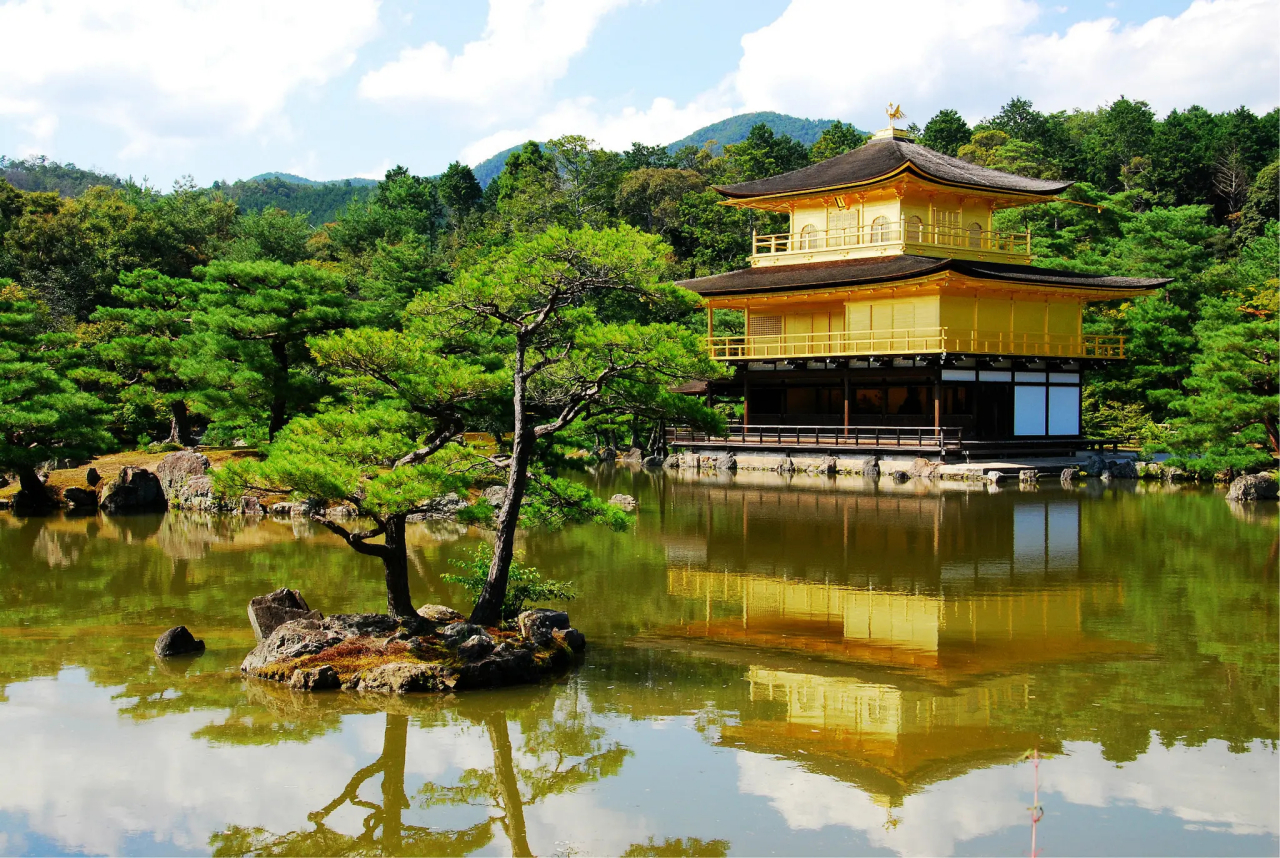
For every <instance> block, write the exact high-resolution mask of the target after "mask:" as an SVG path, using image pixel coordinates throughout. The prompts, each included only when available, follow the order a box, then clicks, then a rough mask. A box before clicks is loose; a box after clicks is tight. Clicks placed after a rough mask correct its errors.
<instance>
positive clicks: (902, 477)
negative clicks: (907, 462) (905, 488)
mask: <svg viewBox="0 0 1280 858" xmlns="http://www.w3.org/2000/svg"><path fill="white" fill-rule="evenodd" d="M889 478H890V479H892V480H893V481H894V482H895V483H905V482H907V481H908V480H910V479H911V474H910V473H909V472H907V471H903V470H895V471H893V473H891V474H889Z"/></svg>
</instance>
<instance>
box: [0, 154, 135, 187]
mask: <svg viewBox="0 0 1280 858" xmlns="http://www.w3.org/2000/svg"><path fill="white" fill-rule="evenodd" d="M0 179H4V180H5V181H6V182H8V183H9V184H10V185H13V186H14V187H15V188H17V189H18V190H20V191H49V192H52V193H55V194H61V195H62V196H64V197H77V196H79V195H80V194H83V193H84V192H85V191H87V190H89V189H90V188H93V187H97V186H99V185H103V186H106V187H109V188H122V187H124V184H125V183H124V182H122V181H120V178H119V177H118V176H112V175H108V174H106V173H97V172H94V171H93V170H82V169H81V168H79V167H77V166H76V165H75V164H71V163H67V164H59V163H58V162H57V161H50V160H49V159H48V158H45V157H44V156H37V157H35V158H27V159H20V160H16V161H14V160H10V159H8V158H6V157H4V156H3V155H0Z"/></svg>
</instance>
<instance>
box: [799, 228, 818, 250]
mask: <svg viewBox="0 0 1280 858" xmlns="http://www.w3.org/2000/svg"><path fill="white" fill-rule="evenodd" d="M800 249H801V250H817V249H818V228H817V227H816V226H814V225H813V224H811V223H806V224H805V225H804V226H802V227H800Z"/></svg>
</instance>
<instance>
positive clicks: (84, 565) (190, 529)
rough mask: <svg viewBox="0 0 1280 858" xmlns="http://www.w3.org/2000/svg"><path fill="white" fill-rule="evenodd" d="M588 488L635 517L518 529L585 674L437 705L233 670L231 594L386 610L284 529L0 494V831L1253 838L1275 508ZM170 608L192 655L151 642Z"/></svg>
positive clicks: (574, 850) (810, 844)
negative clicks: (565, 604)
mask: <svg viewBox="0 0 1280 858" xmlns="http://www.w3.org/2000/svg"><path fill="white" fill-rule="evenodd" d="M588 479H589V480H590V481H591V482H592V483H593V484H594V486H595V488H597V489H598V491H599V492H601V493H602V494H603V495H605V496H608V495H609V494H612V493H613V492H615V491H623V492H627V493H630V494H633V495H635V496H636V497H638V498H639V500H640V510H639V514H638V517H637V520H636V522H635V524H634V526H633V527H632V528H631V529H630V530H629V531H627V532H623V533H615V532H612V531H607V530H605V529H602V528H599V527H594V526H584V527H576V528H570V529H567V530H564V531H560V532H556V533H530V534H527V535H526V537H525V539H524V543H523V546H522V548H523V551H524V552H525V556H526V561H527V562H528V563H530V564H532V565H535V566H537V567H538V568H539V569H540V570H541V571H542V572H543V573H544V574H546V575H550V576H553V577H569V578H571V579H573V581H574V582H575V583H576V584H577V587H578V590H579V593H580V595H579V598H578V599H577V600H576V601H575V602H573V603H572V604H571V605H570V606H569V607H570V610H571V612H572V616H573V620H574V623H575V625H577V626H578V627H579V628H581V629H582V630H583V631H584V632H585V633H586V634H587V637H588V640H589V641H590V648H589V651H588V656H587V659H586V662H585V663H584V665H583V666H582V667H581V668H580V669H579V670H577V671H576V672H574V673H572V674H570V675H568V676H567V677H565V678H563V679H562V680H560V681H558V682H555V683H549V684H547V685H544V686H541V687H538V688H525V689H518V690H508V691H500V692H486V693H469V694H467V695H465V696H458V697H456V698H452V697H451V698H435V697H427V696H423V697H419V698H417V699H399V700H397V699H385V698H370V697H367V696H366V697H362V696H359V695H355V694H347V693H329V694H318V695H305V694H294V693H291V692H289V690H288V689H283V688H280V687H279V686H275V685H272V684H269V683H261V682H257V681H246V680H244V679H242V678H241V676H240V674H239V673H238V670H237V668H238V665H239V662H240V660H241V658H242V657H243V656H244V654H245V652H247V651H248V650H249V649H250V648H251V647H252V645H253V636H252V633H251V631H250V628H249V624H248V621H247V618H246V616H245V605H246V603H247V601H248V600H249V598H250V597H251V596H254V595H257V594H261V593H264V592H267V591H269V590H272V589H274V588H276V587H279V586H285V585H287V586H290V587H297V588H299V589H300V590H301V591H302V592H303V593H304V595H305V596H306V598H307V599H308V601H309V602H310V603H311V606H312V607H314V608H319V609H320V610H322V611H325V612H329V613H336V612H345V611H352V610H379V609H380V608H381V607H382V606H383V605H384V604H385V602H384V600H383V595H382V592H381V574H380V570H379V568H378V567H377V566H376V565H375V564H376V561H371V560H370V559H369V558H364V557H360V556H357V555H356V554H355V553H354V552H352V551H351V550H350V549H348V548H347V547H346V546H344V545H342V544H341V543H339V542H338V541H337V540H336V539H335V538H333V537H332V536H330V535H329V534H328V533H327V532H325V531H323V530H321V529H319V528H316V527H315V526H313V525H311V524H310V523H307V522H290V521H273V520H270V519H268V520H264V521H260V522H257V521H253V520H244V519H241V518H238V517H230V516H225V517H217V516H212V517H211V516H201V515H194V514H169V515H165V516H153V517H118V518H103V517H87V518H86V517H52V518H44V519H22V518H16V517H12V516H7V515H6V516H3V517H0V595H2V600H0V772H2V773H3V774H2V775H0V853H3V854H30V853H35V854H48V853H131V854H186V853H209V852H214V853H216V854H222V855H241V854H251V853H252V854H340V853H348V852H360V853H363V854H370V853H386V854H401V853H403V854H435V855H463V854H472V853H474V854H511V853H514V854H521V855H530V854H535V855H556V854H559V855H600V854H604V855H683V854H689V855H725V854H744V855H760V854H780V855H786V854H792V855H817V854H841V855H850V854H894V853H897V854H928V855H950V854H1006V855H1026V854H1031V852H1032V848H1033V838H1034V848H1035V849H1037V850H1040V851H1041V852H1042V853H1043V854H1045V855H1082V854H1102V855H1107V854H1115V855H1176V854H1195V855H1219V854H1220V855H1236V854H1240V855H1275V854H1277V851H1278V849H1280V845H1278V844H1280V841H1278V839H1277V835H1278V833H1280V786H1278V783H1277V780H1278V779H1277V769H1278V762H1280V758H1278V755H1277V738H1278V726H1277V723H1278V720H1277V719H1278V716H1280V707H1278V705H1277V704H1278V701H1277V693H1278V682H1277V664H1278V661H1277V652H1278V646H1277V643H1278V642H1277V635H1278V633H1277V622H1278V620H1280V610H1278V605H1277V602H1278V597H1277V573H1276V567H1277V520H1276V517H1275V511H1274V506H1273V507H1272V508H1271V509H1269V510H1267V509H1264V510H1262V511H1254V512H1252V513H1248V512H1245V511H1242V510H1239V509H1235V510H1233V509H1232V508H1231V507H1230V506H1229V505H1228V504H1227V503H1226V502H1224V501H1223V499H1222V495H1221V494H1214V493H1209V492H1200V491H1194V490H1183V491H1169V490H1166V489H1162V488H1147V487H1143V486H1139V487H1133V486H1129V487H1123V488H1108V489H1104V488H1103V487H1102V486H1101V485H1100V484H1094V485H1086V486H1084V487H1081V488H1079V489H1075V490H1068V489H1061V488H1058V487H1056V486H1055V487H1053V488H1051V489H1048V488H1042V489H1041V490H1039V491H1032V492H1027V491H1019V490H1016V489H1015V490H1012V491H1009V490H1005V491H1000V492H998V493H995V494H991V493H988V492H987V491H986V490H980V491H972V490H968V491H966V490H962V489H960V488H945V489H940V488H938V487H930V486H924V485H915V484H908V485H906V486H902V487H894V488H893V489H891V490H889V489H884V488H882V489H880V490H879V491H876V490H874V489H873V488H872V487H869V486H866V485H864V484H863V483H862V482H861V480H860V479H857V478H836V479H828V478H808V477H794V478H789V479H788V478H783V477H777V476H773V475H769V476H761V475H742V476H740V477H738V478H737V479H727V478H726V479H723V480H706V479H703V480H701V481H699V480H697V479H694V478H685V477H679V476H672V475H670V474H667V475H663V474H650V473H645V472H632V471H628V470H622V469H619V470H616V471H615V470H613V469H610V470H608V471H604V472H602V473H600V474H596V475H593V476H591V477H589V478H588ZM416 527H417V529H416V530H415V531H414V533H413V534H412V540H413V543H412V544H413V548H412V557H413V566H414V570H415V573H414V580H413V588H414V596H415V599H416V600H417V601H419V602H428V601H430V602H445V603H453V604H461V603H462V602H463V594H462V593H461V592H459V591H457V590H455V589H453V588H452V587H451V586H449V585H445V584H443V583H442V582H441V581H440V579H439V574H440V572H441V571H442V570H446V571H447V569H448V565H447V561H448V560H449V559H451V558H452V559H457V558H461V557H463V556H465V554H466V552H467V551H468V549H469V548H470V547H471V546H473V545H474V544H475V543H476V541H477V540H478V539H480V538H482V535H481V534H480V533H478V532H477V531H474V530H467V529H465V528H462V527H459V526H456V525H452V524H439V523H425V524H422V525H418V526H416ZM178 623H184V624H186V625H188V626H189V627H191V628H192V629H193V630H194V631H195V633H196V634H197V636H199V637H203V638H204V639H205V641H206V642H207V644H208V647H209V649H208V651H207V652H206V653H205V654H204V655H203V656H200V657H197V658H194V659H191V660H188V661H185V662H182V663H166V664H160V663H157V661H156V660H155V659H154V658H153V656H152V654H151V651H150V650H151V644H152V642H153V640H154V639H155V637H156V635H157V634H159V632H161V631H162V630H164V629H165V628H168V627H170V626H173V625H176V624H178ZM1037 803H1038V804H1039V806H1040V807H1041V808H1042V815H1040V814H1037V813H1035V812H1033V811H1032V810H1030V809H1029V808H1031V807H1032V806H1033V805H1036V804H1037ZM1037 816H1039V819H1038V821H1037V822H1035V823H1034V824H1033V818H1035V817H1037Z"/></svg>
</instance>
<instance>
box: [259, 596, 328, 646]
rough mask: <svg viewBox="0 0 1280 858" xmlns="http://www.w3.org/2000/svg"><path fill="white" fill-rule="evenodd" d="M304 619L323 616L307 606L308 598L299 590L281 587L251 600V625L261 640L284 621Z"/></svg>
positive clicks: (316, 618) (317, 618)
mask: <svg viewBox="0 0 1280 858" xmlns="http://www.w3.org/2000/svg"><path fill="white" fill-rule="evenodd" d="M303 619H308V620H319V619H322V616H321V614H320V612H319V611H313V610H311V608H309V607H308V606H307V600H306V599H304V598H302V594H301V593H299V592H298V591H297V590H290V589H289V588H288V587H281V588H280V589H279V590H276V591H275V592H272V593H268V594H267V595H265V596H254V597H253V598H252V599H250V600H249V625H251V626H253V636H254V637H255V638H257V639H258V640H260V641H261V640H263V639H265V638H268V637H270V636H271V633H272V632H274V631H275V630H276V629H277V628H279V627H280V626H281V625H283V624H284V623H287V622H289V621H290V620H303Z"/></svg>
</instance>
